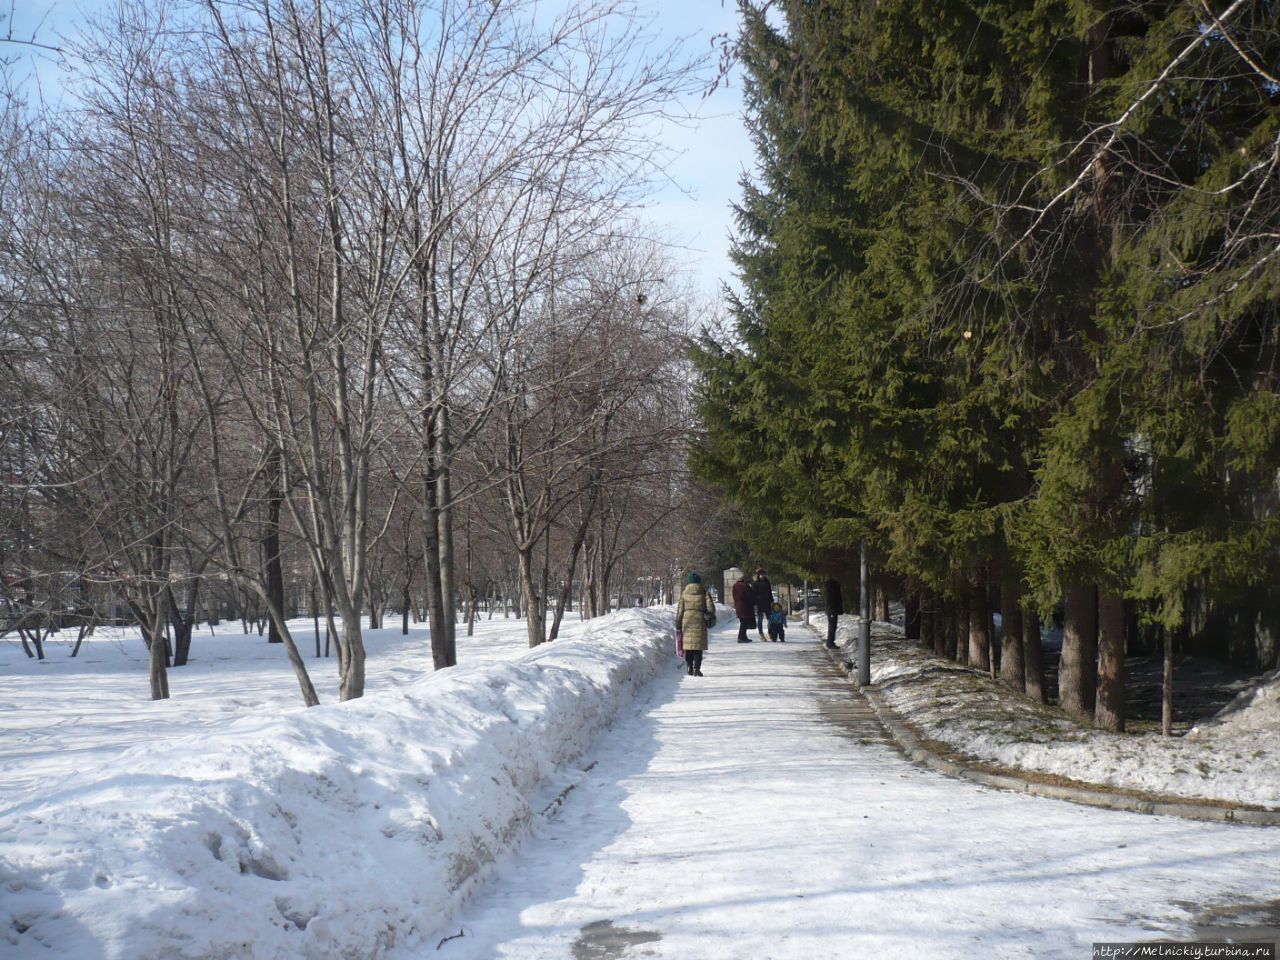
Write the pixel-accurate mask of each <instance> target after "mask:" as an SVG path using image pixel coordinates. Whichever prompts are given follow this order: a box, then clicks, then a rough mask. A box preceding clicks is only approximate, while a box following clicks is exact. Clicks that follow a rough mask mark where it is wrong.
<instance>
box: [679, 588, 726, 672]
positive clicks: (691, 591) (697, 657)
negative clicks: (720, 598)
mask: <svg viewBox="0 0 1280 960" xmlns="http://www.w3.org/2000/svg"><path fill="white" fill-rule="evenodd" d="M715 616H716V602H715V600H714V599H713V598H712V597H711V595H710V594H708V593H707V590H706V588H705V587H704V586H703V585H702V578H701V577H700V576H698V575H697V574H696V573H691V574H689V582H688V583H686V584H685V587H684V590H683V591H681V593H680V602H679V603H677V604H676V629H677V630H679V631H681V632H682V634H683V636H684V662H685V666H686V667H687V668H688V670H689V676H691V677H700V676H702V652H703V651H704V650H706V649H707V621H708V620H710V621H711V622H712V623H714V622H715Z"/></svg>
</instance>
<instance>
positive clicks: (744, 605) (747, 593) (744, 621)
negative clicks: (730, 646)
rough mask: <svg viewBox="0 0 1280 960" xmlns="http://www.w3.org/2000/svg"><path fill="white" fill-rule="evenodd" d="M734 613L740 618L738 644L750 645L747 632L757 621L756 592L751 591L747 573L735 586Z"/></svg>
mask: <svg viewBox="0 0 1280 960" xmlns="http://www.w3.org/2000/svg"><path fill="white" fill-rule="evenodd" d="M733 612H734V613H735V614H736V615H737V617H738V642H739V643H750V642H751V638H750V637H749V636H747V631H748V630H750V629H751V625H752V624H753V623H755V620H756V592H755V591H754V590H752V589H751V584H750V582H748V580H747V575H746V574H745V573H744V574H743V575H742V576H740V577H739V578H738V582H737V583H735V584H734V585H733Z"/></svg>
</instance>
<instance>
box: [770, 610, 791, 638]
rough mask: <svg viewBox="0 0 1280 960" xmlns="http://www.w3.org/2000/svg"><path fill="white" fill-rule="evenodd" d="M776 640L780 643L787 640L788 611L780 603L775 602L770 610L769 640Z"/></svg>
mask: <svg viewBox="0 0 1280 960" xmlns="http://www.w3.org/2000/svg"><path fill="white" fill-rule="evenodd" d="M775 640H776V641H777V642H778V643H786V642H787V612H786V611H785V610H783V609H782V604H780V603H775V604H774V605H773V609H772V610H771V611H769V641H770V642H773V641H775Z"/></svg>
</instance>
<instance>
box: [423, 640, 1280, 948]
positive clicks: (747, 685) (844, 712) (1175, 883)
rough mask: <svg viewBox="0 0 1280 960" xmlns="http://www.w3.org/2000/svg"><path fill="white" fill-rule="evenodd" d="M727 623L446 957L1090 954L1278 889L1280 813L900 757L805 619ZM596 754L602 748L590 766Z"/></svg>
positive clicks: (616, 741)
mask: <svg viewBox="0 0 1280 960" xmlns="http://www.w3.org/2000/svg"><path fill="white" fill-rule="evenodd" d="M735 630H736V627H734V626H732V625H729V624H725V625H723V626H722V627H720V628H718V629H717V630H716V631H714V635H713V641H712V649H711V651H710V652H709V653H708V655H707V658H706V661H705V663H704V667H703V669H704V672H705V673H706V676H705V677H703V678H701V679H698V678H691V677H686V676H684V672H683V669H682V668H681V667H680V666H679V664H678V661H676V660H675V659H674V657H673V658H672V663H671V666H670V674H669V675H667V676H663V677H660V678H659V679H658V680H656V681H654V682H653V683H652V684H651V685H650V687H649V688H648V689H647V690H646V691H645V692H644V693H643V694H642V695H641V698H640V700H639V701H638V702H637V704H636V705H635V708H634V709H632V710H631V711H629V712H627V713H625V714H624V717H623V719H622V720H620V721H619V722H618V724H617V725H616V726H615V727H614V728H613V729H612V730H609V731H607V732H606V733H605V734H603V735H602V737H601V738H600V740H599V742H598V743H597V746H596V748H595V750H594V751H593V753H592V754H591V755H590V756H588V757H586V758H584V760H583V764H584V767H586V766H590V769H589V770H588V772H587V773H586V774H585V775H584V777H583V779H582V781H581V783H580V784H579V785H578V786H577V788H576V789H575V790H574V791H573V792H572V793H570V794H569V795H568V796H567V797H566V798H565V800H564V802H563V804H562V806H561V807H560V809H559V811H558V813H557V814H556V815H555V816H554V817H553V818H552V819H551V821H550V822H549V823H548V824H546V825H545V826H544V827H543V828H542V829H541V830H540V831H539V835H537V836H535V837H534V838H532V839H531V840H530V841H529V842H528V843H527V844H526V845H525V846H524V848H523V849H522V850H521V851H520V852H519V854H517V855H516V856H515V857H514V858H513V859H512V860H510V861H509V862H507V863H506V864H504V865H503V866H502V876H501V878H500V879H499V880H497V881H496V882H495V883H494V884H493V885H492V886H491V887H490V888H489V889H488V890H487V891H486V892H485V893H484V894H483V895H482V896H481V897H480V898H479V899H477V900H476V901H475V902H473V903H472V905H471V906H470V908H469V909H468V910H467V911H466V912H465V913H464V915H463V916H461V917H460V918H458V920H457V921H456V922H455V923H454V924H453V925H452V927H451V928H450V930H449V931H448V932H449V933H455V932H459V931H461V932H462V934H463V935H462V936H460V937H457V938H455V939H452V940H449V941H447V942H444V943H443V944H442V945H441V946H440V947H439V949H438V950H437V949H436V945H435V944H431V945H430V946H429V947H428V948H427V949H426V950H425V951H420V952H419V953H418V954H416V956H418V957H422V958H425V957H427V956H430V957H441V958H447V960H498V958H521V960H559V958H564V960H611V958H629V957H665V958H679V960H704V958H705V960H711V958H716V960H792V958H795V960H800V958H803V960H821V958H832V960H836V958H839V960H848V958H854V957H866V958H883V957H908V956H912V957H922V956H928V957H931V958H932V957H966V958H968V957H972V958H979V957H982V958H988V957H1005V956H1007V957H1029V956H1034V957H1036V958H1043V957H1063V958H1066V957H1071V958H1086V957H1089V956H1090V945H1091V943H1092V942H1094V941H1120V940H1134V939H1156V938H1170V939H1181V940H1185V939H1191V938H1193V937H1194V936H1196V935H1197V934H1198V935H1199V936H1200V938H1202V939H1203V938H1205V937H1214V938H1217V937H1218V932H1214V931H1204V930H1200V931H1197V930H1196V924H1197V918H1198V917H1200V916H1204V915H1209V914H1219V915H1224V914H1226V915H1233V916H1235V915H1241V914H1240V913H1239V909H1240V908H1241V907H1245V906H1249V905H1257V906H1258V909H1260V910H1263V911H1265V910H1266V909H1268V904H1271V903H1272V902H1273V901H1277V900H1280V871H1278V870H1277V868H1276V864H1277V863H1280V830H1277V829H1275V828H1260V827H1249V826H1241V825H1229V824H1209V823H1194V822H1188V821H1181V820H1175V819H1164V818H1160V817H1150V816H1143V815H1139V814H1130V813H1121V812H1114V811H1107V810H1094V809H1088V808H1083V807H1078V806H1074V805H1071V804H1067V803H1063V802H1060V801H1055V800H1047V799H1039V798H1034V797H1025V796H1019V795H1015V794H1010V793H1004V792H1000V791H995V790H990V789H987V788H983V787H979V786H976V785H974V784H970V783H965V782H960V781H956V780H951V779H947V778H945V777H942V776H940V775H938V774H935V773H932V772H929V771H925V770H921V769H918V768H917V767H915V766H913V765H911V764H910V763H908V762H907V761H905V760H904V759H903V758H902V757H901V755H900V754H899V753H898V752H897V751H896V750H895V749H894V748H893V747H892V746H891V745H890V744H889V743H888V742H887V740H886V739H885V737H884V735H883V732H882V731H881V729H880V727H879V725H878V723H877V721H876V720H875V718H874V715H873V714H872V713H871V711H870V709H869V707H868V706H867V704H866V702H865V700H863V699H862V698H861V697H859V696H858V695H857V693H856V691H855V690H854V689H853V687H851V686H850V684H849V683H848V681H847V680H845V679H844V678H842V677H841V676H840V675H839V673H838V672H837V671H836V670H835V668H834V667H832V665H831V664H830V662H829V661H828V659H827V658H826V657H825V655H824V654H823V652H822V650H821V648H820V646H819V644H818V643H817V641H816V639H814V638H813V637H812V635H810V634H809V633H808V632H807V631H805V630H804V629H803V628H796V629H793V630H792V636H791V638H790V639H789V641H788V642H787V643H786V644H772V643H761V642H759V641H757V642H755V643H752V644H744V645H739V644H736V643H734V642H733V636H734V631H735ZM591 764H594V765H593V766H591Z"/></svg>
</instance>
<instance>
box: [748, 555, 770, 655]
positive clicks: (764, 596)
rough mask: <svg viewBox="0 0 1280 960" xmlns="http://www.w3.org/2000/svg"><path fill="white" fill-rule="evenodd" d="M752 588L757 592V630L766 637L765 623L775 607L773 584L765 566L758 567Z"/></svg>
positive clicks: (761, 635) (762, 637)
mask: <svg viewBox="0 0 1280 960" xmlns="http://www.w3.org/2000/svg"><path fill="white" fill-rule="evenodd" d="M751 586H752V588H753V589H754V590H755V592H756V632H757V633H758V634H760V639H761V640H763V639H764V625H765V624H766V623H767V622H768V620H769V611H770V610H772V609H773V584H771V583H770V582H769V578H768V577H766V576H765V575H764V567H756V582H755V583H753V584H752V585H751Z"/></svg>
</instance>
